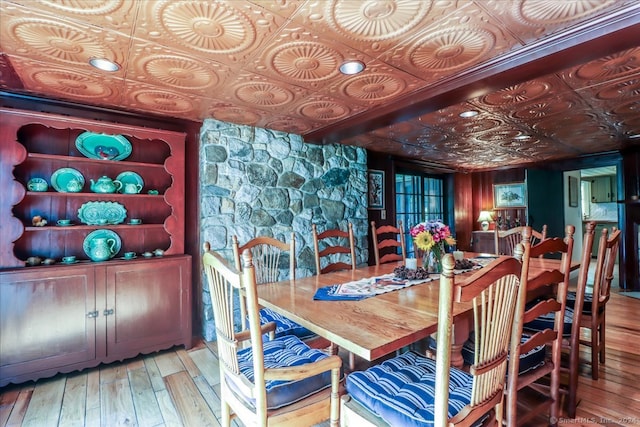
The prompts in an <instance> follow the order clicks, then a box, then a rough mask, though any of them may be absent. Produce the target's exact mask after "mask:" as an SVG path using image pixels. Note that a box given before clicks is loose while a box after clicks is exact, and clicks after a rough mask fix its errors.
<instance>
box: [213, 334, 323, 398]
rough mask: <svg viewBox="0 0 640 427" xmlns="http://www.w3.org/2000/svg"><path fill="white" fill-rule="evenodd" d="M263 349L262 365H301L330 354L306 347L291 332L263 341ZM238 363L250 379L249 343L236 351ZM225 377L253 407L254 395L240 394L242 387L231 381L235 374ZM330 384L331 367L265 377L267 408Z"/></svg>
mask: <svg viewBox="0 0 640 427" xmlns="http://www.w3.org/2000/svg"><path fill="white" fill-rule="evenodd" d="M263 349H264V366H265V368H282V367H288V366H300V365H304V364H306V363H312V362H316V361H318V360H322V359H325V358H327V357H329V356H328V355H327V354H325V353H323V352H322V351H320V350H316V349H312V348H309V346H307V345H306V344H305V343H303V342H302V341H300V339H299V338H298V337H294V336H287V337H282V338H276V339H274V340H273V341H266V342H264V343H263ZM238 364H239V367H240V372H242V374H243V375H244V376H245V377H247V379H249V380H250V381H252V382H253V375H254V371H253V351H252V349H251V348H250V347H249V348H245V349H242V350H240V351H238ZM226 379H227V383H228V384H229V386H230V387H231V389H232V390H233V391H234V393H235V394H236V395H238V396H239V397H240V398H242V399H243V400H244V401H245V402H246V403H247V404H249V405H250V406H252V407H255V398H254V397H253V396H244V395H242V393H241V392H240V390H242V388H241V387H238V385H236V384H235V383H234V381H235V380H236V378H235V377H232V376H227V377H226ZM330 386H331V371H328V372H323V373H321V374H318V375H315V376H313V377H310V378H305V379H301V380H295V381H275V380H269V381H266V389H267V408H268V409H277V408H280V407H282V406H286V405H289V404H291V403H294V402H297V401H298V400H301V399H304V398H305V397H307V396H309V395H311V394H313V393H316V392H317V391H319V390H322V389H324V388H327V387H330Z"/></svg>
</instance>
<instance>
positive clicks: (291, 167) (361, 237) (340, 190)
mask: <svg viewBox="0 0 640 427" xmlns="http://www.w3.org/2000/svg"><path fill="white" fill-rule="evenodd" d="M200 150H201V152H200V159H201V160H200V161H201V164H200V168H201V170H200V172H201V173H200V177H201V182H200V186H201V188H200V194H201V201H200V203H201V206H200V215H201V218H200V224H201V225H200V227H201V233H200V235H201V238H202V240H203V242H204V241H208V242H209V243H210V244H211V248H212V249H213V250H215V251H217V252H219V253H221V254H222V255H223V256H225V257H226V258H227V259H228V260H229V261H230V262H232V258H233V251H232V249H231V239H232V236H233V235H236V236H237V237H238V241H239V242H240V244H243V243H244V242H246V241H248V240H250V239H252V238H254V237H257V236H272V237H275V238H277V239H280V240H283V241H287V242H288V241H289V238H290V237H289V236H290V235H291V232H292V231H293V232H294V233H295V239H296V257H297V258H296V260H297V269H296V277H305V276H309V275H313V274H315V261H314V259H315V258H314V250H313V239H312V237H311V224H316V225H317V227H318V230H319V231H323V230H325V229H327V228H336V227H340V228H341V229H343V230H346V228H347V222H348V221H351V223H352V224H353V227H354V235H355V240H356V248H357V249H356V258H357V263H358V264H365V263H367V261H368V259H367V258H368V255H367V254H368V243H367V235H368V227H367V221H368V217H367V203H368V202H367V152H366V150H364V149H362V148H358V147H352V146H344V145H339V144H331V145H324V146H320V145H312V144H308V143H304V141H303V139H302V137H301V136H299V135H295V134H288V133H284V132H277V131H271V130H268V129H261V128H254V127H250V126H242V125H234V124H230V123H226V122H220V121H217V120H213V119H208V120H205V121H204V123H203V127H202V130H201V134H200ZM287 275H288V270H287V269H286V268H285V269H283V271H282V274H281V279H286V277H287ZM202 297H203V298H202V300H203V304H204V307H203V323H204V324H203V328H202V330H203V335H204V337H205V339H207V340H212V339H214V337H215V328H214V326H213V311H212V308H211V302H210V301H211V299H210V296H209V292H208V286H207V283H206V280H205V279H204V278H203V295H202Z"/></svg>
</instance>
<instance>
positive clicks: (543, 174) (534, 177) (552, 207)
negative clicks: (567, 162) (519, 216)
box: [527, 169, 582, 237]
mask: <svg viewBox="0 0 640 427" xmlns="http://www.w3.org/2000/svg"><path fill="white" fill-rule="evenodd" d="M562 177H563V173H562V171H553V170H541V169H527V197H528V214H529V215H528V218H529V225H531V227H533V228H534V229H535V230H538V231H540V230H541V229H542V226H543V225H544V224H547V236H549V237H564V204H563V203H562V198H563V194H564V192H563V182H564V181H563V179H562ZM576 233H577V234H578V235H580V234H581V233H582V230H579V229H576Z"/></svg>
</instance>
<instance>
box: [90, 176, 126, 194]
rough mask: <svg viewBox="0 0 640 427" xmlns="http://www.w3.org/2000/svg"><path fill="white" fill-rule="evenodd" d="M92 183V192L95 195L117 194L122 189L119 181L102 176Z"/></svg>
mask: <svg viewBox="0 0 640 427" xmlns="http://www.w3.org/2000/svg"><path fill="white" fill-rule="evenodd" d="M90 181H91V191H93V192H94V193H115V192H116V191H118V190H119V189H120V188H121V187H122V183H121V182H120V181H118V180H117V179H111V178H109V177H108V176H102V177H100V178H98V180H97V181H94V180H90Z"/></svg>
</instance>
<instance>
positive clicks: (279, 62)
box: [271, 42, 342, 82]
mask: <svg viewBox="0 0 640 427" xmlns="http://www.w3.org/2000/svg"><path fill="white" fill-rule="evenodd" d="M272 58H273V59H272V60H271V66H272V67H273V70H274V71H275V72H276V73H278V74H279V75H281V76H282V77H284V78H286V79H287V80H288V79H296V80H303V81H305V82H314V81H321V80H326V79H329V78H331V77H334V76H336V75H337V74H338V64H339V63H340V60H341V59H342V57H341V55H340V53H339V52H337V51H336V50H334V49H332V48H331V47H330V46H327V45H324V44H321V43H313V42H294V43H287V44H284V45H282V46H280V47H279V48H278V49H277V50H275V51H273V54H272Z"/></svg>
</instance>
